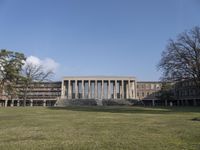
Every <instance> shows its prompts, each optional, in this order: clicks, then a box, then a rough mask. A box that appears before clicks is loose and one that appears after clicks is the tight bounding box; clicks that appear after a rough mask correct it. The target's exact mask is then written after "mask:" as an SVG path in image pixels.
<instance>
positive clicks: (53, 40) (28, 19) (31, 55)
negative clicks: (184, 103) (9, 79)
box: [0, 0, 200, 80]
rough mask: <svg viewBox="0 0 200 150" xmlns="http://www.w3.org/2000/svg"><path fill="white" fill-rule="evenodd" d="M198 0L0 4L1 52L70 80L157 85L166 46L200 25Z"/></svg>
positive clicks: (30, 0) (22, 1)
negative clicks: (116, 78)
mask: <svg viewBox="0 0 200 150" xmlns="http://www.w3.org/2000/svg"><path fill="white" fill-rule="evenodd" d="M199 14H200V1H199V0H151V1H148V0H56V1H55V0H17V1H16V0H0V35H1V36H0V46H1V47H0V48H6V49H9V50H16V51H20V52H23V53H25V55H26V56H27V57H28V60H27V61H33V62H35V63H38V64H43V65H44V66H45V68H50V69H53V70H54V71H55V73H56V75H55V80H60V79H61V78H62V77H63V76H68V75H132V76H136V77H137V78H138V80H158V79H159V78H160V76H161V72H159V71H157V69H156V64H157V63H158V62H159V60H160V56H161V52H162V51H163V50H164V49H165V46H166V44H167V41H168V40H169V39H170V38H172V39H175V38H176V36H177V35H178V34H179V33H181V32H183V31H185V30H189V29H191V28H192V27H194V26H199V25H200V16H199Z"/></svg>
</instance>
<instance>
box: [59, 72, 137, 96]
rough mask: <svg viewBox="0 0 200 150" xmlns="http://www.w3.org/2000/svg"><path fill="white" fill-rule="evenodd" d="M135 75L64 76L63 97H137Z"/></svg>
mask: <svg viewBox="0 0 200 150" xmlns="http://www.w3.org/2000/svg"><path fill="white" fill-rule="evenodd" d="M136 84H137V82H136V79H135V78H134V77H115V76H86V77H64V79H63V80H62V93H61V97H62V98H65V99H136V91H137V90H136Z"/></svg>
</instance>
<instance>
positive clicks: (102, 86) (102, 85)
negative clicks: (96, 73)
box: [101, 80, 104, 99]
mask: <svg viewBox="0 0 200 150" xmlns="http://www.w3.org/2000/svg"><path fill="white" fill-rule="evenodd" d="M103 98H104V80H102V84H101V99H103Z"/></svg>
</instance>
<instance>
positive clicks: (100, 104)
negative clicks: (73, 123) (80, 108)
mask: <svg viewBox="0 0 200 150" xmlns="http://www.w3.org/2000/svg"><path fill="white" fill-rule="evenodd" d="M95 101H96V102H97V106H103V103H102V99H95Z"/></svg>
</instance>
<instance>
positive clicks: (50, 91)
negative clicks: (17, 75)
mask: <svg viewBox="0 0 200 150" xmlns="http://www.w3.org/2000/svg"><path fill="white" fill-rule="evenodd" d="M16 88H17V91H18V94H17V97H15V98H13V99H12V100H10V99H8V98H7V96H6V95H4V96H3V97H4V98H1V100H0V106H5V107H6V106H23V103H24V90H25V89H24V87H23V85H22V84H18V85H17V87H16ZM60 96H61V82H42V83H33V84H31V85H30V86H29V87H28V89H27V98H26V106H54V105H55V103H56V101H57V99H58V98H59V97H60Z"/></svg>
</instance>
